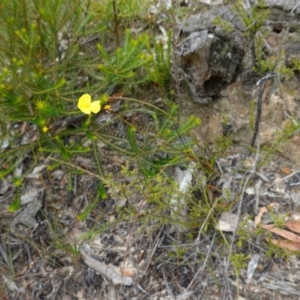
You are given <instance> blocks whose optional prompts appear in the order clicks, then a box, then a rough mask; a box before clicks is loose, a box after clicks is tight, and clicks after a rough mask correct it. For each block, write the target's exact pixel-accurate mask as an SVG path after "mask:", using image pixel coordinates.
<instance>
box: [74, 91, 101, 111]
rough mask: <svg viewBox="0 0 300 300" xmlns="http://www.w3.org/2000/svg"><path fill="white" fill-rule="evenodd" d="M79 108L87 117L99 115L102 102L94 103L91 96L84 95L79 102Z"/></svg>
mask: <svg viewBox="0 0 300 300" xmlns="http://www.w3.org/2000/svg"><path fill="white" fill-rule="evenodd" d="M78 108H79V109H80V110H81V111H82V112H83V113H84V114H87V115H90V114H91V113H92V112H93V113H95V114H96V113H98V112H99V111H100V110H101V104H100V100H98V101H93V102H92V98H91V96H90V95H89V94H84V95H82V96H81V97H80V98H79V100H78Z"/></svg>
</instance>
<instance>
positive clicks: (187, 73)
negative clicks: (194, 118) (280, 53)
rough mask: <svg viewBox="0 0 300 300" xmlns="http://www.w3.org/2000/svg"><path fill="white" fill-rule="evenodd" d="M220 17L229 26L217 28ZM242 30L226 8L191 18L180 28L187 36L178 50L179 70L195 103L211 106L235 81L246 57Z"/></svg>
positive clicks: (231, 12)
mask: <svg viewBox="0 0 300 300" xmlns="http://www.w3.org/2000/svg"><path fill="white" fill-rule="evenodd" d="M220 16H221V17H222V20H224V21H225V22H227V23H225V26H226V25H229V26H226V27H225V26H224V23H221V24H220V26H219V25H216V22H215V19H216V17H220ZM197 20H198V22H197ZM242 29H243V26H242V24H241V22H240V21H239V20H238V19H237V18H236V16H235V14H234V13H233V11H232V10H231V9H230V8H229V7H227V6H222V7H218V8H217V9H215V10H211V11H209V12H206V13H203V14H198V15H195V16H192V17H191V19H190V20H188V21H187V22H186V23H185V25H184V26H182V31H183V32H188V33H190V35H189V36H188V37H187V38H186V39H184V40H183V41H182V42H181V43H180V44H179V45H178V47H177V53H176V54H177V57H178V66H179V69H180V71H181V72H182V74H183V76H184V78H185V80H186V82H187V84H188V85H189V87H190V90H191V93H192V96H193V99H194V100H195V101H196V102H199V103H208V102H210V101H211V100H212V98H213V97H215V96H218V94H219V92H220V91H221V89H222V88H224V87H225V86H226V85H227V84H228V83H230V82H231V81H232V80H233V79H234V78H235V76H236V74H237V71H238V69H239V67H240V65H241V63H242V60H243V56H244V53H245V46H244V44H245V42H244V38H243V36H242V33H241V31H242Z"/></svg>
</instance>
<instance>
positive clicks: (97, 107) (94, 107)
mask: <svg viewBox="0 0 300 300" xmlns="http://www.w3.org/2000/svg"><path fill="white" fill-rule="evenodd" d="M90 109H91V111H92V112H93V113H95V114H96V113H98V112H99V111H100V109H101V104H100V101H93V102H92V103H91V105H90Z"/></svg>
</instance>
